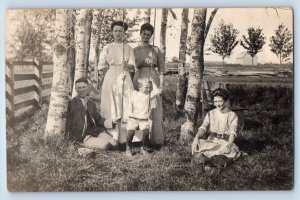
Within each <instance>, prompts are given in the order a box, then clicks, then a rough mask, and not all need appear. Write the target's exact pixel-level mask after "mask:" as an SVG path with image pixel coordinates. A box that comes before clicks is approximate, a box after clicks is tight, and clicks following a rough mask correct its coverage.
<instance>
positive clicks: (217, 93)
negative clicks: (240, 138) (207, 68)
mask: <svg viewBox="0 0 300 200" xmlns="http://www.w3.org/2000/svg"><path fill="white" fill-rule="evenodd" d="M211 95H212V97H213V100H214V106H215V107H216V108H215V109H213V110H211V111H209V112H208V113H207V115H206V116H205V118H204V121H203V123H202V125H201V126H200V128H199V129H198V132H197V134H196V136H195V138H194V141H193V143H192V154H194V155H193V156H194V158H195V154H196V155H197V160H198V161H200V162H202V163H203V164H204V163H205V162H206V161H209V160H210V159H214V158H217V157H219V158H221V157H222V159H219V160H220V161H222V162H224V163H223V165H226V163H229V162H231V161H234V160H236V159H237V158H238V157H239V156H240V152H239V148H238V147H237V146H236V145H235V144H234V140H235V138H236V137H237V125H238V117H237V115H236V113H234V112H233V111H231V110H230V109H229V108H228V107H227V106H226V102H227V100H228V98H229V93H228V91H227V90H225V89H221V88H218V89H216V90H214V91H213V92H212V94H211Z"/></svg>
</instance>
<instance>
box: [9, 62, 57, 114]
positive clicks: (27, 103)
mask: <svg viewBox="0 0 300 200" xmlns="http://www.w3.org/2000/svg"><path fill="white" fill-rule="evenodd" d="M52 77H53V64H52V62H37V61H8V60H6V61H5V85H6V87H5V88H6V91H5V96H6V116H7V117H8V119H11V118H15V117H17V116H19V115H21V114H23V113H25V112H27V111H30V110H32V109H35V108H37V107H38V106H40V105H42V102H43V100H44V99H45V98H46V97H48V96H49V95H50V94H51V86H52Z"/></svg>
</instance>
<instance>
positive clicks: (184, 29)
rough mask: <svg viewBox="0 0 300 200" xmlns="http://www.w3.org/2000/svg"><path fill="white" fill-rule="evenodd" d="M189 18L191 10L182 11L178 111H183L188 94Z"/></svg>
mask: <svg viewBox="0 0 300 200" xmlns="http://www.w3.org/2000/svg"><path fill="white" fill-rule="evenodd" d="M188 16H189V9H188V8H183V9H182V22H181V34H180V46H179V63H180V64H179V67H178V82H177V91H176V106H177V108H178V109H180V110H181V109H182V108H183V105H184V101H185V94H186V82H187V80H186V79H187V77H186V69H185V61H186V48H187V46H186V44H187V33H188Z"/></svg>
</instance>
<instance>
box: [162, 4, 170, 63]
mask: <svg viewBox="0 0 300 200" xmlns="http://www.w3.org/2000/svg"><path fill="white" fill-rule="evenodd" d="M168 12H169V9H168V8H163V9H162V19H161V31H160V48H161V53H162V56H163V58H164V60H165V58H166V34H167V22H168Z"/></svg>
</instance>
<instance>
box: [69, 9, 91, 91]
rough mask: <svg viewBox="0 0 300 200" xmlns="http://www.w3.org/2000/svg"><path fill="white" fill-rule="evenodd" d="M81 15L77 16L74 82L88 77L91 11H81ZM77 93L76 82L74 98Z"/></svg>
mask: <svg viewBox="0 0 300 200" xmlns="http://www.w3.org/2000/svg"><path fill="white" fill-rule="evenodd" d="M78 11H79V13H78V14H77V16H76V26H75V42H76V43H75V45H76V66H75V75H74V81H76V80H77V79H79V78H81V77H85V76H86V69H87V66H86V54H87V51H86V48H87V44H86V41H87V39H86V36H87V34H86V30H85V29H86V26H85V25H86V21H87V16H88V12H89V10H87V9H80V10H78ZM76 95H77V92H76V90H75V82H74V83H73V92H72V97H75V96H76Z"/></svg>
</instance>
